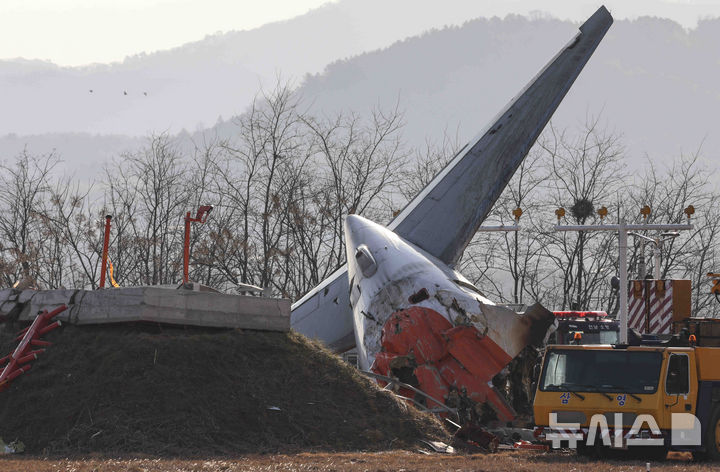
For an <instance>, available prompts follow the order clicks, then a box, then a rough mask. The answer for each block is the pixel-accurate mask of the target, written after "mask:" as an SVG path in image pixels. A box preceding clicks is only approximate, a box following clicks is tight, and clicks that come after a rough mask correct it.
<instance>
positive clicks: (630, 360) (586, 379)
mask: <svg viewBox="0 0 720 472" xmlns="http://www.w3.org/2000/svg"><path fill="white" fill-rule="evenodd" d="M661 364H662V354H661V353H660V352H659V351H646V352H643V351H621V350H595V349H588V350H579V349H572V350H571V349H567V350H565V349H553V350H551V351H548V353H547V355H546V356H545V366H544V367H545V368H544V369H543V378H542V381H541V383H540V390H543V391H557V392H560V391H571V392H614V393H655V391H656V390H657V387H658V380H659V378H660V367H661Z"/></svg>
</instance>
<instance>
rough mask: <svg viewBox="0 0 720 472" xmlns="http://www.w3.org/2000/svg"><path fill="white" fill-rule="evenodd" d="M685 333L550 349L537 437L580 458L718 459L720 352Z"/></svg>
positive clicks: (539, 392) (541, 380) (538, 398)
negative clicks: (678, 455)
mask: <svg viewBox="0 0 720 472" xmlns="http://www.w3.org/2000/svg"><path fill="white" fill-rule="evenodd" d="M684 334H685V335H684V337H683V336H678V335H676V336H674V337H673V338H672V339H671V340H669V341H666V342H661V341H659V340H650V341H647V342H642V341H639V342H638V343H637V345H577V346H573V345H570V346H568V345H562V346H560V345H554V346H548V347H547V350H546V352H545V356H544V358H543V362H542V367H541V370H540V373H539V376H538V380H537V387H536V394H535V399H534V404H533V407H534V414H535V424H536V425H537V428H536V436H537V437H538V438H539V439H541V440H545V441H547V442H552V443H553V447H567V446H570V447H577V450H578V452H579V453H581V454H595V453H602V452H604V451H606V450H607V449H608V448H620V449H635V450H637V451H641V452H645V453H648V455H656V457H664V455H665V454H666V453H667V451H668V450H676V451H690V452H692V453H693V455H694V457H696V458H697V459H710V460H715V461H717V460H720V347H701V346H698V345H696V339H695V336H694V335H688V332H687V331H685V333H684ZM683 338H684V340H683ZM640 446H645V447H644V448H643V449H641V448H640Z"/></svg>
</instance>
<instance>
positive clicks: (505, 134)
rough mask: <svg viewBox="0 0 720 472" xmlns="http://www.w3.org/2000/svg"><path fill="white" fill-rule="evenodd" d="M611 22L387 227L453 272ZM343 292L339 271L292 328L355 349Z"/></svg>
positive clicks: (572, 45)
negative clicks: (452, 269)
mask: <svg viewBox="0 0 720 472" xmlns="http://www.w3.org/2000/svg"><path fill="white" fill-rule="evenodd" d="M611 24H612V16H610V13H609V12H608V11H607V10H606V9H605V7H600V8H599V9H598V10H597V11H596V12H595V14H593V15H592V16H591V17H590V18H589V19H588V20H587V21H586V22H585V23H584V24H583V25H582V26H581V27H580V32H579V33H578V34H577V35H576V36H575V37H574V38H572V39H571V40H570V42H569V43H568V44H567V45H566V46H565V47H564V48H562V49H561V50H560V52H558V54H557V55H556V56H555V57H554V58H553V59H552V60H551V61H550V62H549V63H548V65H547V66H545V67H544V68H543V69H542V70H541V71H540V72H539V73H538V75H537V76H536V77H534V78H533V79H532V80H531V81H530V83H529V84H528V85H527V87H525V88H524V89H523V90H522V91H521V92H520V93H519V94H518V95H517V96H516V97H515V98H513V99H512V100H511V101H510V103H509V104H508V105H507V107H506V108H505V109H503V110H502V111H501V112H500V113H499V114H498V115H497V117H496V118H495V119H494V120H492V121H491V123H490V124H489V125H488V126H486V127H485V129H483V130H482V131H481V132H480V133H479V134H478V135H477V136H476V137H475V138H474V139H473V140H471V141H470V142H469V143H468V144H467V145H466V146H465V147H464V148H463V149H461V150H460V152H458V154H457V155H456V156H455V158H454V159H453V160H452V161H451V162H450V163H449V164H448V165H447V166H446V167H445V168H444V169H443V170H442V171H441V172H440V173H439V174H438V175H437V176H436V177H435V178H434V179H433V180H432V182H430V184H428V186H427V187H426V188H425V189H424V190H423V191H422V192H420V194H419V195H418V196H417V197H415V198H414V199H413V200H412V201H411V202H410V203H409V204H408V205H407V206H406V207H405V208H404V209H403V210H402V211H401V212H400V214H398V215H397V216H396V217H395V219H394V220H393V221H392V222H391V223H390V224H389V225H388V228H389V229H391V230H392V231H393V232H394V233H395V234H396V235H399V236H400V237H402V238H403V239H404V240H405V241H406V242H409V243H412V244H413V245H414V246H413V247H415V248H418V249H420V248H421V249H422V250H423V251H425V252H424V254H426V255H431V256H432V257H435V258H436V260H438V261H442V263H444V264H446V265H447V266H450V267H452V266H454V265H455V263H456V262H457V261H458V260H459V258H460V257H461V256H462V253H463V251H464V249H465V247H467V245H468V243H469V242H470V240H471V239H472V237H473V236H474V234H475V232H476V231H477V229H478V227H479V226H480V224H481V223H482V221H483V220H484V219H485V218H486V217H487V215H488V213H489V212H490V210H491V209H492V206H493V205H494V203H495V201H496V200H497V199H498V197H499V196H500V194H501V193H502V191H503V189H504V188H505V186H506V185H507V182H508V181H509V180H510V178H511V177H512V175H513V174H514V172H515V170H516V169H517V168H518V166H519V165H520V163H521V162H522V160H523V159H524V158H525V156H526V155H527V153H528V151H529V150H530V148H531V147H532V145H533V144H534V142H535V140H536V139H537V136H538V135H539V134H540V132H541V131H542V130H543V128H544V127H545V125H546V124H547V122H548V121H549V120H550V117H551V116H552V114H553V113H554V111H555V109H556V108H557V107H558V105H559V104H560V102H561V101H562V99H563V97H564V96H565V94H566V93H567V91H568V90H569V89H570V87H571V86H572V84H573V83H574V81H575V79H576V78H577V77H578V75H579V74H580V72H581V71H582V69H583V67H584V65H585V64H586V63H587V61H588V60H589V58H590V57H591V56H592V54H593V52H594V51H595V49H596V48H597V46H598V44H599V43H600V41H601V40H602V38H603V37H604V35H605V33H606V32H607V30H608V28H609V27H610V25H611ZM481 93H487V91H484V92H481ZM348 293H349V290H348V277H347V268H346V266H343V267H341V268H339V269H338V270H337V271H336V272H335V273H333V274H332V275H331V276H330V277H328V278H327V279H325V280H324V281H323V282H321V283H320V284H319V285H318V286H317V287H316V288H314V289H313V290H311V291H310V292H309V293H307V294H306V295H305V296H304V297H302V298H301V299H300V300H298V301H297V302H295V303H294V304H293V306H292V314H291V326H292V328H293V329H294V330H296V331H298V332H300V333H302V334H305V335H306V336H309V337H311V338H316V339H319V340H321V341H323V342H324V343H325V344H326V345H327V346H328V347H330V348H332V349H334V350H336V351H340V352H342V351H344V350H347V349H350V348H352V347H353V346H355V345H356V339H359V338H358V336H357V333H353V330H354V329H355V328H356V327H357V324H356V323H354V322H353V316H352V312H351V310H350V300H349V299H348ZM486 306H491V305H487V304H486Z"/></svg>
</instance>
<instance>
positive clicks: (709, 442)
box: [704, 405, 720, 461]
mask: <svg viewBox="0 0 720 472" xmlns="http://www.w3.org/2000/svg"><path fill="white" fill-rule="evenodd" d="M704 446H705V451H706V452H705V457H706V458H707V459H708V460H711V461H720V405H716V406H715V408H713V410H712V414H711V415H710V422H709V423H708V429H707V432H706V434H705V444H704Z"/></svg>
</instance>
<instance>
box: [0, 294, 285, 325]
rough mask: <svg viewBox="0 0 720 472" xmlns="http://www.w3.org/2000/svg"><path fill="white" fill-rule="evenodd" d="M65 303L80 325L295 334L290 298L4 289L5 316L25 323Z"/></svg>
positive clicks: (0, 308) (68, 317)
mask: <svg viewBox="0 0 720 472" xmlns="http://www.w3.org/2000/svg"><path fill="white" fill-rule="evenodd" d="M62 304H66V305H68V310H67V311H66V312H64V313H63V314H62V315H60V316H58V318H57V319H60V320H62V321H64V322H68V323H71V324H78V325H88V324H107V323H122V322H136V321H146V322H157V323H169V324H176V325H190V326H208V327H223V328H241V329H254V330H264V331H289V330H290V300H288V299H284V298H264V297H252V296H243V295H229V294H224V293H217V292H212V291H200V290H184V289H175V288H166V287H157V286H141V287H125V288H111V289H104V290H22V291H19V290H1V291H0V317H2V316H7V315H9V314H10V313H13V312H14V310H20V314H19V319H20V320H31V319H33V318H34V317H35V316H36V315H37V313H38V311H41V310H52V309H54V308H56V307H58V306H60V305H62Z"/></svg>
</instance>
